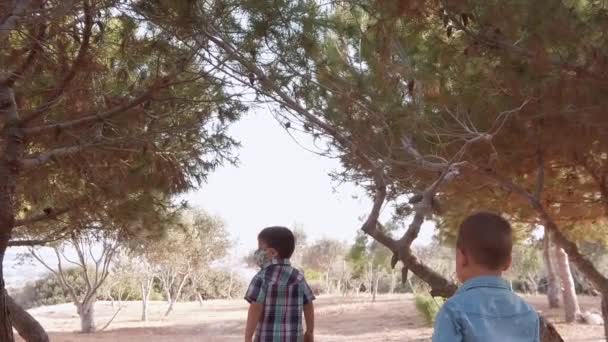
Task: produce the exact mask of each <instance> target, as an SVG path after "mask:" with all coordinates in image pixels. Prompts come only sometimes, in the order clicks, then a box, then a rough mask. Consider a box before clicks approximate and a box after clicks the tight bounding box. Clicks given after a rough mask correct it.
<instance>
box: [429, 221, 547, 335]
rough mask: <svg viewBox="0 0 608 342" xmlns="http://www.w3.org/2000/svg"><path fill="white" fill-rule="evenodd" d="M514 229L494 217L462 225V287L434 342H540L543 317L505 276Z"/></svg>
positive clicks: (459, 265)
mask: <svg viewBox="0 0 608 342" xmlns="http://www.w3.org/2000/svg"><path fill="white" fill-rule="evenodd" d="M512 247H513V233H512V230H511V225H510V224H509V222H507V221H506V220H505V219H503V218H502V217H500V216H498V215H496V214H491V213H484V212H481V213H477V214H474V215H471V216H469V217H468V218H467V219H465V220H464V222H462V224H461V225H460V229H459V231H458V240H457V242H456V274H457V276H458V280H459V281H460V282H462V283H463V285H462V287H460V289H459V290H458V291H457V292H456V294H455V295H454V296H453V297H452V298H450V299H449V300H448V301H447V302H446V303H445V304H444V305H443V307H442V308H441V310H440V311H439V313H438V314H437V317H436V319H435V332H434V334H433V342H459V341H462V342H489V341H491V342H511V341H513V342H526V341H529V342H538V341H540V337H539V316H538V314H537V313H536V311H535V310H534V309H533V308H532V307H531V306H530V305H528V304H527V303H526V302H524V301H523V300H522V299H521V298H519V297H518V296H517V295H515V293H513V290H512V289H511V286H510V284H509V282H507V281H506V280H504V279H503V278H502V273H503V272H504V271H506V270H507V269H508V268H509V267H510V266H511V250H512Z"/></svg>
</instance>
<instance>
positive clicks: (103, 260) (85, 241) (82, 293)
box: [30, 231, 120, 333]
mask: <svg viewBox="0 0 608 342" xmlns="http://www.w3.org/2000/svg"><path fill="white" fill-rule="evenodd" d="M71 235H72V236H71V238H70V239H69V240H66V241H65V242H61V243H60V244H58V245H57V246H53V247H52V249H53V252H54V254H55V256H56V258H57V259H56V261H57V265H56V267H55V266H54V265H52V264H51V263H50V262H49V261H47V260H45V259H44V258H43V257H41V256H40V255H39V253H38V252H37V250H36V249H34V248H32V249H30V253H31V255H32V257H34V258H35V259H36V260H37V261H38V262H39V263H40V264H41V265H42V266H44V267H45V268H46V269H47V270H49V271H50V272H51V273H53V274H54V275H55V276H56V277H57V279H58V280H59V283H60V284H61V286H62V287H63V288H64V290H65V291H67V292H68V294H69V296H70V299H71V300H72V302H73V303H74V305H75V306H76V309H77V312H78V316H80V327H81V331H82V332H83V333H92V332H95V329H96V325H95V302H96V300H97V296H98V291H99V289H100V288H101V287H102V285H103V284H104V282H105V281H106V280H107V278H108V276H109V274H110V267H111V265H112V259H113V258H114V256H115V255H116V253H117V251H118V248H119V243H120V240H119V238H118V236H116V235H107V234H104V233H98V232H89V231H84V232H81V233H79V234H77V233H72V234H71ZM70 251H75V253H76V257H75V258H72V257H70V256H69V254H68V253H69V252H70ZM65 263H70V264H73V265H76V267H77V268H76V269H77V270H78V271H79V274H78V277H79V278H80V279H84V288H82V287H80V288H78V283H73V282H72V281H71V280H70V279H69V278H68V277H67V275H68V273H67V272H66V269H65V266H64V264H65ZM77 279H78V278H77Z"/></svg>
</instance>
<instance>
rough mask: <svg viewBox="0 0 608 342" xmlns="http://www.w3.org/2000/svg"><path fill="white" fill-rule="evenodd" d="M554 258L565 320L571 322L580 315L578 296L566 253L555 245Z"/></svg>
mask: <svg viewBox="0 0 608 342" xmlns="http://www.w3.org/2000/svg"><path fill="white" fill-rule="evenodd" d="M555 259H556V262H557V270H558V272H559V276H560V278H561V281H562V288H563V293H562V294H563V299H564V313H565V316H566V322H568V323H571V322H574V321H575V320H576V318H577V316H578V315H580V313H581V308H580V307H579V304H578V298H577V297H576V288H575V286H574V278H572V271H571V270H570V262H569V260H568V254H566V252H565V251H564V249H563V248H559V247H556V248H555Z"/></svg>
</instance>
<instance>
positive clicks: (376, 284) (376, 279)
mask: <svg viewBox="0 0 608 342" xmlns="http://www.w3.org/2000/svg"><path fill="white" fill-rule="evenodd" d="M379 282H380V272H379V271H378V270H377V269H376V278H375V281H374V294H373V297H372V303H375V302H376V296H377V295H378V283H379Z"/></svg>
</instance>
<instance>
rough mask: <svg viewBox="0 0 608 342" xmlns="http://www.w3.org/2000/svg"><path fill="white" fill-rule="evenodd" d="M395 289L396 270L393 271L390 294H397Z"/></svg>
mask: <svg viewBox="0 0 608 342" xmlns="http://www.w3.org/2000/svg"><path fill="white" fill-rule="evenodd" d="M395 287H397V277H396V275H395V270H394V269H393V270H391V287H390V289H389V290H388V292H389V293H390V294H394V293H395Z"/></svg>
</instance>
